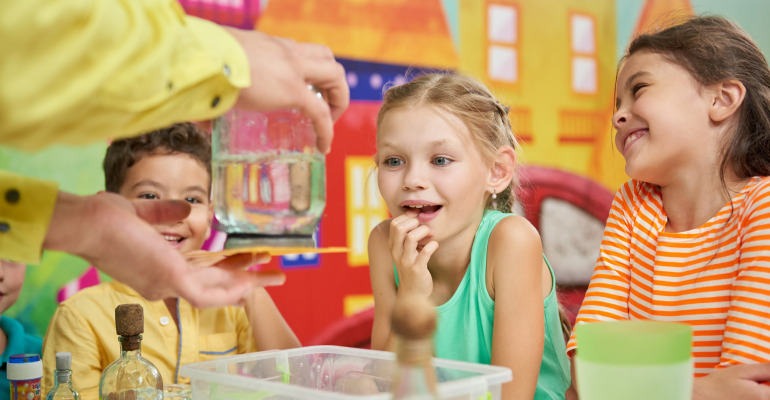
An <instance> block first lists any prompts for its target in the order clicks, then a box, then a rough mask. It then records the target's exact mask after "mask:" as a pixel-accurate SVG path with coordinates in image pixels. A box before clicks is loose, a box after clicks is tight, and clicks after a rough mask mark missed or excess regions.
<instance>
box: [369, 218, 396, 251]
mask: <svg viewBox="0 0 770 400" xmlns="http://www.w3.org/2000/svg"><path fill="white" fill-rule="evenodd" d="M392 220H393V219H392V218H388V219H386V220H384V221H382V222H380V223H379V224H377V225H375V227H374V228H372V231H371V232H369V249H370V250H371V249H372V247H375V248H376V247H378V246H385V245H387V243H388V238H389V237H390V221H392Z"/></svg>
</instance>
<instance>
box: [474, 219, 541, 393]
mask: <svg viewBox="0 0 770 400" xmlns="http://www.w3.org/2000/svg"><path fill="white" fill-rule="evenodd" d="M490 268H492V269H490ZM542 272H543V246H542V244H541V243H540V236H539V235H538V233H537V231H536V230H535V228H534V227H533V226H532V225H531V224H530V223H529V222H527V220H525V219H524V218H521V217H507V218H505V219H503V220H502V221H500V222H499V223H498V224H497V226H495V229H494V230H493V231H492V234H491V236H490V239H489V248H488V250H487V273H488V274H489V273H491V274H492V282H493V287H494V301H495V323H494V328H493V331H492V364H493V365H501V366H504V367H508V368H510V369H511V371H512V372H513V380H512V381H511V382H509V383H506V384H504V385H503V392H502V394H503V397H502V398H503V399H532V398H533V397H534V396H535V388H536V386H537V378H538V374H539V372H540V360H541V359H542V357H543V340H544V339H543V337H544V324H545V323H544V321H543V318H544V317H543V289H542V286H543V283H542V280H543V279H542Z"/></svg>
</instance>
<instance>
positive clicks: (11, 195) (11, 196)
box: [5, 189, 21, 204]
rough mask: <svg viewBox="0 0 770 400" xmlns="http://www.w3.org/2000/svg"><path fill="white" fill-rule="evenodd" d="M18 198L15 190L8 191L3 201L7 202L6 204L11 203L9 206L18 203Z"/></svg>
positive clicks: (18, 195)
mask: <svg viewBox="0 0 770 400" xmlns="http://www.w3.org/2000/svg"><path fill="white" fill-rule="evenodd" d="M19 197H21V195H20V194H19V191H18V190H16V189H8V190H7V191H6V192H5V201H7V202H8V203H11V204H16V203H18V202H19Z"/></svg>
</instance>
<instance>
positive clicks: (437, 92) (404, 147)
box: [369, 74, 570, 399]
mask: <svg viewBox="0 0 770 400" xmlns="http://www.w3.org/2000/svg"><path fill="white" fill-rule="evenodd" d="M515 149H516V140H515V138H514V134H513V132H512V130H511V125H510V122H509V119H508V108H507V107H504V106H502V105H501V104H500V103H499V102H498V101H497V100H496V99H495V97H494V96H493V95H492V94H491V93H490V92H489V90H488V89H487V88H486V87H484V85H483V84H481V83H480V82H478V81H476V80H474V79H472V78H469V77H466V76H463V75H459V74H431V75H424V76H420V77H418V78H416V79H414V80H413V81H411V82H409V83H407V84H404V85H401V86H396V87H393V88H390V89H389V90H388V91H387V92H386V93H385V98H384V103H383V105H382V108H381V109H380V112H379V115H378V118H377V155H376V156H375V159H376V162H377V182H378V185H379V189H380V193H381V194H382V196H383V198H384V200H385V202H386V203H387V206H388V209H389V210H390V212H391V214H392V215H393V219H391V220H387V221H385V222H383V223H381V224H380V225H379V226H378V227H376V228H375V229H374V230H373V231H372V234H371V236H370V239H369V257H370V269H371V280H372V290H373V293H374V300H375V320H374V328H373V332H372V348H374V349H390V348H391V345H392V339H393V335H392V334H391V327H390V319H391V312H392V309H393V305H394V303H395V301H396V298H397V297H399V296H403V295H405V294H413V295H418V296H425V297H427V298H429V299H430V300H431V301H432V302H433V303H434V304H436V305H437V307H436V309H437V312H438V328H437V332H436V334H435V346H436V347H435V350H436V356H437V357H439V358H446V359H452V360H461V361H469V362H476V363H485V364H490V363H491V364H494V365H502V366H505V367H508V368H510V369H511V370H512V371H513V381H512V382H510V383H508V384H505V385H504V386H503V393H502V394H503V398H504V399H532V398H535V399H561V398H564V397H563V396H564V392H565V390H566V389H567V387H568V386H569V383H570V373H569V362H568V359H567V357H566V347H565V342H564V337H563V335H562V328H561V320H560V315H559V309H558V302H557V299H556V294H555V288H554V278H553V271H552V270H551V268H550V266H549V265H548V262H547V261H546V259H545V257H544V256H543V249H542V245H541V242H540V236H539V235H538V233H537V231H536V230H535V229H534V227H532V225H530V224H529V223H528V222H527V220H526V219H524V218H522V217H519V216H515V215H513V214H510V211H511V203H512V201H513V189H514V187H515V172H516V153H515Z"/></svg>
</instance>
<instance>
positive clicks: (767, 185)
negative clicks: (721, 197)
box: [746, 176, 770, 197]
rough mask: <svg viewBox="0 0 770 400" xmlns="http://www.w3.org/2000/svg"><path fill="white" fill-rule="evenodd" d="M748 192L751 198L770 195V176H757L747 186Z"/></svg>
mask: <svg viewBox="0 0 770 400" xmlns="http://www.w3.org/2000/svg"><path fill="white" fill-rule="evenodd" d="M746 191H747V194H748V196H749V197H764V195H765V194H767V193H770V176H757V177H754V178H753V179H752V181H751V182H750V183H749V184H748V185H746Z"/></svg>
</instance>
